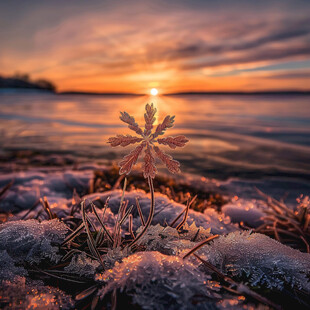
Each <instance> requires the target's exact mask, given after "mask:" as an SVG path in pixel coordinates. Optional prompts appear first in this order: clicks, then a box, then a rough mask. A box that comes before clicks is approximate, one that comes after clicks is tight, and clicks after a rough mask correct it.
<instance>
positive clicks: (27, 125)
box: [0, 94, 310, 201]
mask: <svg viewBox="0 0 310 310" xmlns="http://www.w3.org/2000/svg"><path fill="white" fill-rule="evenodd" d="M147 102H154V104H155V105H156V107H157V109H158V118H159V121H161V120H162V119H163V117H164V116H165V115H167V114H169V115H176V125H175V127H174V128H172V129H170V130H169V131H167V134H171V135H177V134H184V135H186V136H187V137H188V138H189V139H190V143H188V145H187V146H186V147H185V148H184V149H182V150H177V151H172V152H170V153H173V155H174V157H175V158H177V159H179V160H180V161H181V162H182V166H183V171H185V172H188V173H193V174H197V175H200V176H204V177H206V178H209V179H212V178H213V179H215V180H220V183H219V184H221V188H223V189H229V191H235V192H236V193H237V194H238V195H240V196H247V197H251V196H253V197H254V196H255V191H254V186H257V187H259V188H261V189H263V190H265V191H266V192H268V193H270V194H272V195H274V196H276V197H277V198H280V197H281V196H282V195H285V194H287V195H288V199H289V200H291V201H292V200H293V199H295V198H296V196H297V195H299V194H302V193H303V194H308V195H309V194H310V97H309V96H299V95H290V96H288V95H287V96H284V95H279V96H276V95H269V96H267V95H257V96H254V95H249V96H246V95H242V96H237V95H236V96H227V95H223V96H220V95H213V96H211V95H209V96H207V95H187V96H159V97H148V96H138V97H135V96H89V95H54V94H2V95H0V119H1V124H0V130H1V140H0V141H1V144H2V148H3V149H31V150H39V151H41V152H43V151H51V152H56V153H57V152H65V153H66V152H68V153H73V154H76V155H82V156H88V157H91V158H94V157H95V158H109V159H115V160H118V159H120V158H121V156H122V155H123V154H125V152H126V150H125V149H122V148H115V149H111V148H110V147H109V146H108V145H107V143H106V141H107V139H108V137H109V136H113V135H115V134H120V133H123V134H126V133H130V130H129V129H128V128H126V126H125V125H124V124H123V123H122V122H121V121H120V120H119V111H127V112H128V113H130V114H132V115H133V116H135V118H136V121H137V122H139V123H140V124H143V111H144V105H145V104H146V103H147Z"/></svg>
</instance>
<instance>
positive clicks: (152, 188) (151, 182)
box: [128, 177, 155, 247]
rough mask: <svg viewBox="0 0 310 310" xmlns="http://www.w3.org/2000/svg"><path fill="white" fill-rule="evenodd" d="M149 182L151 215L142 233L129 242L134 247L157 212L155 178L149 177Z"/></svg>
mask: <svg viewBox="0 0 310 310" xmlns="http://www.w3.org/2000/svg"><path fill="white" fill-rule="evenodd" d="M148 183H149V187H150V193H151V207H150V214H149V217H148V219H147V222H146V224H145V226H144V227H143V229H142V231H141V232H140V234H139V235H138V236H137V237H136V238H135V239H134V240H133V241H131V242H130V243H129V245H128V247H132V246H133V245H134V244H135V243H136V242H137V241H138V240H139V239H140V238H141V237H142V236H143V235H144V234H145V232H146V231H147V229H148V228H149V226H150V225H151V222H152V220H153V217H154V212H155V197H154V185H153V179H152V178H151V177H148Z"/></svg>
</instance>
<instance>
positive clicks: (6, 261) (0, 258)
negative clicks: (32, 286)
mask: <svg viewBox="0 0 310 310" xmlns="http://www.w3.org/2000/svg"><path fill="white" fill-rule="evenodd" d="M26 274H27V271H26V270H25V269H24V268H23V267H21V266H15V263H14V261H13V259H12V258H11V256H10V255H9V254H8V252H7V251H5V250H4V251H0V283H2V281H3V280H10V281H11V282H14V281H15V280H16V278H19V277H20V276H25V275H26Z"/></svg>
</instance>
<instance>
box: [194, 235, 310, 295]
mask: <svg viewBox="0 0 310 310" xmlns="http://www.w3.org/2000/svg"><path fill="white" fill-rule="evenodd" d="M198 253H200V254H201V256H202V257H204V258H205V259H206V260H208V261H209V262H210V263H211V264H213V265H215V266H217V267H218V268H220V269H221V270H222V271H223V272H224V273H226V274H231V275H234V276H246V277H247V279H248V281H249V283H250V284H251V285H253V286H265V287H268V288H277V289H282V288H283V286H284V284H289V285H291V286H296V287H299V288H303V289H304V290H306V291H308V292H310V282H309V280H308V277H309V273H310V254H308V253H302V252H300V251H298V250H295V249H292V248H290V247H288V246H285V245H283V244H281V243H279V242H277V241H276V240H274V239H271V238H269V237H267V236H265V235H262V234H256V233H250V232H243V233H241V232H232V233H230V234H228V235H227V236H220V237H219V238H217V239H214V241H213V242H212V243H211V244H210V245H206V246H204V247H203V248H202V249H201V250H199V251H198Z"/></svg>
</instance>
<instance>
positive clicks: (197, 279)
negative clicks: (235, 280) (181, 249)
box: [97, 252, 220, 309]
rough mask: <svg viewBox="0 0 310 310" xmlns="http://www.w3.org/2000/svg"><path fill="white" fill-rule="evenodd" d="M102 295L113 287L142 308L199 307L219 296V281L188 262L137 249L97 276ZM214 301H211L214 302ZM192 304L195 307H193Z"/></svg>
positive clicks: (100, 294)
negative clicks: (137, 250) (215, 280)
mask: <svg viewBox="0 0 310 310" xmlns="http://www.w3.org/2000/svg"><path fill="white" fill-rule="evenodd" d="M97 281H98V282H100V283H102V285H103V287H102V288H101V289H100V290H99V292H98V295H99V296H100V297H101V298H103V297H104V296H105V295H106V294H107V293H109V292H112V291H113V290H114V289H120V290H121V291H125V292H126V293H127V294H128V295H129V296H132V301H133V303H134V304H138V305H139V306H140V307H141V308H142V309H168V308H169V309H191V308H193V307H195V309H199V305H200V304H204V303H206V304H212V302H213V301H212V300H213V299H214V300H217V299H218V298H219V297H220V295H219V294H218V293H217V291H218V290H219V284H218V283H217V282H213V281H210V276H208V275H207V274H206V273H204V272H201V271H199V270H198V269H197V266H196V265H195V264H193V263H192V262H190V261H184V260H183V259H182V258H180V257H178V256H166V255H163V254H160V253H158V252H139V253H136V254H133V255H131V256H129V257H127V258H124V260H123V262H122V263H121V264H119V263H116V264H115V267H114V268H113V269H110V270H107V271H105V272H104V273H102V274H99V275H97ZM213 303H214V302H213ZM194 305H195V306H194Z"/></svg>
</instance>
